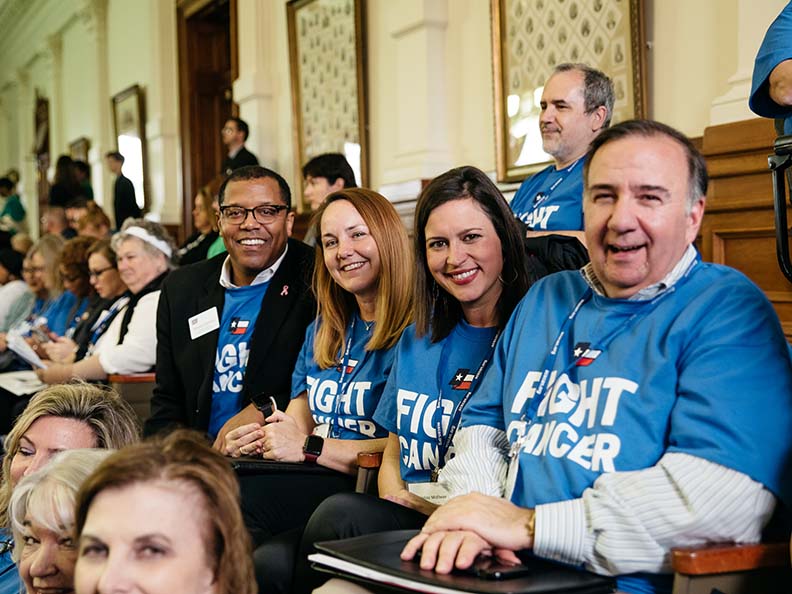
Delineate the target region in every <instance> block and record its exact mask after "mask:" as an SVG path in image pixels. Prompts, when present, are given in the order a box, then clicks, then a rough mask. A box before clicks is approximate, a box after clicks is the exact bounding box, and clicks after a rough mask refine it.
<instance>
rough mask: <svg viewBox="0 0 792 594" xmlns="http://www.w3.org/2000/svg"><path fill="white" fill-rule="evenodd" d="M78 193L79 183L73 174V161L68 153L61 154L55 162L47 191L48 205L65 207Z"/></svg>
mask: <svg viewBox="0 0 792 594" xmlns="http://www.w3.org/2000/svg"><path fill="white" fill-rule="evenodd" d="M79 195H80V184H79V182H78V181H77V177H76V176H75V175H74V162H73V161H72V159H71V157H70V156H69V155H61V156H60V157H58V161H57V162H56V163H55V177H53V179H52V185H51V186H50V193H49V205H50V206H60V207H61V208H66V205H67V204H69V202H71V201H72V199H74V198H75V197H76V196H79Z"/></svg>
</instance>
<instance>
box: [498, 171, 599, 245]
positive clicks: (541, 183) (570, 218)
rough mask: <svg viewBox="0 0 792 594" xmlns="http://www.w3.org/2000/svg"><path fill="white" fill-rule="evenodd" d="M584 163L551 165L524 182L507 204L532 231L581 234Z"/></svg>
mask: <svg viewBox="0 0 792 594" xmlns="http://www.w3.org/2000/svg"><path fill="white" fill-rule="evenodd" d="M583 163H584V159H582V158H581V159H578V160H577V161H575V162H574V163H572V164H571V165H569V166H568V167H565V168H564V169H561V170H560V171H559V170H557V169H556V168H555V165H550V166H549V167H546V168H545V169H542V170H541V171H539V172H538V173H535V174H534V175H532V176H531V177H529V178H528V179H526V180H525V181H524V182H523V183H522V185H521V186H520V189H519V190H517V193H516V194H515V195H514V198H513V199H512V201H511V204H510V206H511V209H512V211H513V212H514V214H515V216H516V217H517V218H518V219H520V220H521V221H522V222H523V223H525V224H526V225H527V226H528V228H529V229H531V230H532V231H582V230H583Z"/></svg>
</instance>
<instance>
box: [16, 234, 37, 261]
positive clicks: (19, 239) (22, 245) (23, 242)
mask: <svg viewBox="0 0 792 594" xmlns="http://www.w3.org/2000/svg"><path fill="white" fill-rule="evenodd" d="M32 247H33V240H32V239H31V237H30V235H28V234H27V233H15V234H14V235H13V236H12V237H11V249H13V250H14V251H15V252H19V253H20V254H22V255H23V256H24V255H25V254H27V253H28V252H29V251H30V248H32Z"/></svg>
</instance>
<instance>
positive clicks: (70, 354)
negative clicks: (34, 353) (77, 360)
mask: <svg viewBox="0 0 792 594" xmlns="http://www.w3.org/2000/svg"><path fill="white" fill-rule="evenodd" d="M41 348H42V349H43V350H44V352H45V353H46V355H47V359H50V360H51V361H54V362H55V363H74V357H75V355H76V353H77V343H76V342H74V341H73V340H72V339H71V338H66V337H65V336H58V337H56V338H53V339H52V341H51V342H45V343H43V344H42V345H41Z"/></svg>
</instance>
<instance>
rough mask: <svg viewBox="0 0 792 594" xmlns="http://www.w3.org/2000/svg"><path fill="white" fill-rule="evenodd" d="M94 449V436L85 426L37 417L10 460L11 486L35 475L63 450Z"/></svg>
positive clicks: (81, 422) (76, 421)
mask: <svg viewBox="0 0 792 594" xmlns="http://www.w3.org/2000/svg"><path fill="white" fill-rule="evenodd" d="M93 447H96V435H94V432H93V430H92V429H91V427H89V426H88V424H86V423H84V422H83V421H78V420H77V419H69V418H66V417H52V416H44V417H39V418H38V419H36V420H35V421H33V423H32V424H31V425H30V427H29V428H28V430H27V431H25V433H24V435H22V437H21V438H20V440H19V449H18V450H17V451H16V452H14V453H13V458H12V459H11V484H12V485H16V484H17V483H18V482H19V481H20V480H21V479H22V477H23V476H27V475H28V474H30V473H32V472H35V471H36V470H38V469H39V468H41V467H42V466H44V464H46V463H47V462H48V461H49V460H50V458H52V456H54V455H55V454H57V453H58V452H62V451H64V450H74V449H77V448H93Z"/></svg>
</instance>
